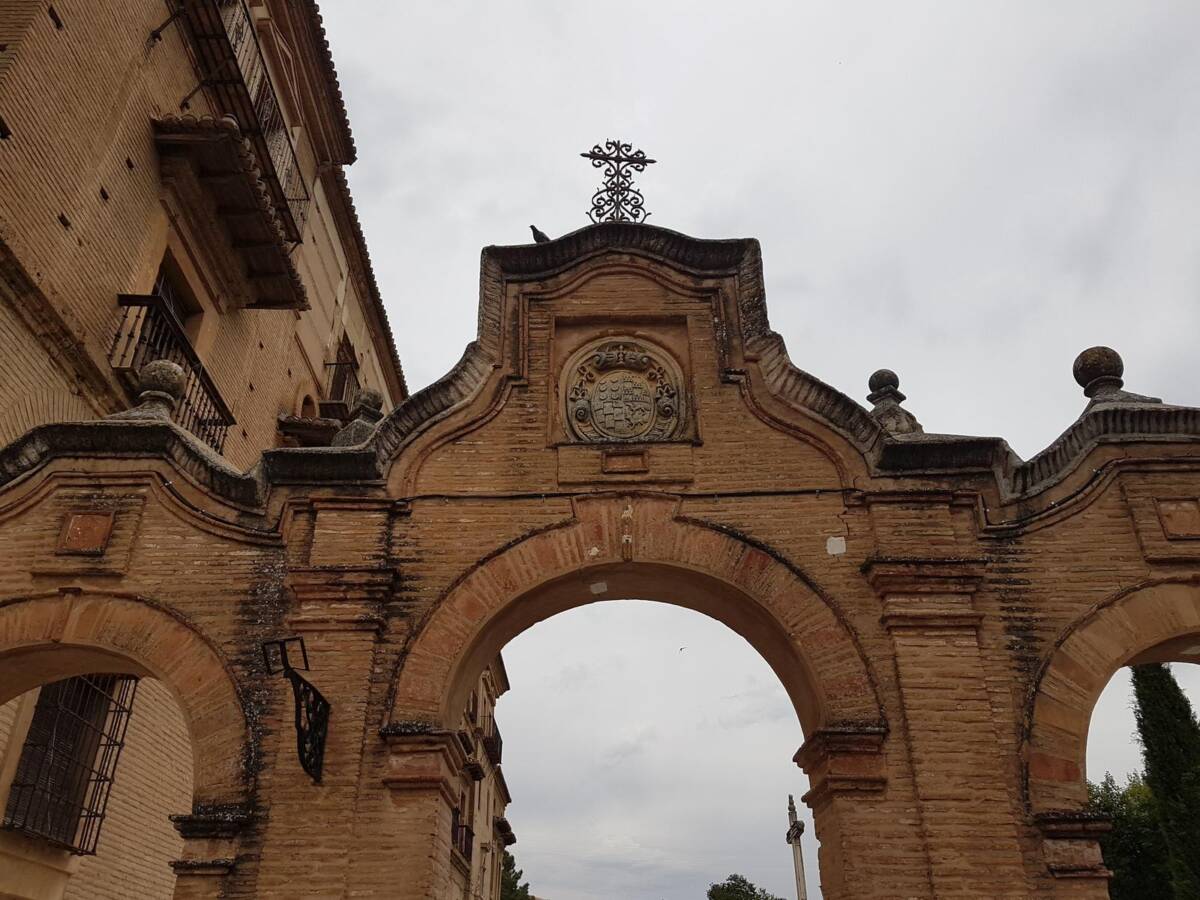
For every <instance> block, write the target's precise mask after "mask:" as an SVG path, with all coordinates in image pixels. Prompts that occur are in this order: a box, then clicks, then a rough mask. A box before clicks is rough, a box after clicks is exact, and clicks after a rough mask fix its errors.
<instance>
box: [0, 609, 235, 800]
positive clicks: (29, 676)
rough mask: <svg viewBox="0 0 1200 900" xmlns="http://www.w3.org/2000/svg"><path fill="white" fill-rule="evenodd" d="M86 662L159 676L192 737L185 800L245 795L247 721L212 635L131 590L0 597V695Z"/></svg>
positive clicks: (91, 667) (99, 668)
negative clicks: (190, 780)
mask: <svg viewBox="0 0 1200 900" xmlns="http://www.w3.org/2000/svg"><path fill="white" fill-rule="evenodd" d="M94 672H113V673H126V674H133V675H140V676H150V677H153V678H157V679H158V680H160V681H161V682H162V683H163V684H164V685H166V687H167V688H168V690H170V692H171V694H172V695H173V697H174V698H175V700H176V702H177V703H178V704H179V708H180V709H181V710H182V712H183V716H184V719H185V721H186V722H187V727H188V732H189V736H190V738H191V742H192V753H193V771H194V782H193V783H194V791H193V796H194V802H195V803H196V804H197V805H198V806H209V805H212V806H216V805H221V806H224V805H237V804H245V803H247V802H248V800H249V798H250V793H251V791H252V788H253V784H252V776H251V775H249V774H248V773H247V771H246V767H245V765H244V763H245V760H246V759H247V751H248V749H249V746H250V730H249V725H248V722H247V718H246V715H245V711H244V707H243V704H242V700H241V697H240V695H239V692H238V690H237V686H236V683H235V681H234V678H233V675H232V674H231V673H230V671H229V668H228V666H227V665H226V664H225V662H224V660H223V659H222V658H221V656H220V654H219V652H218V651H217V650H216V648H215V647H214V646H213V645H212V643H211V642H210V641H209V640H208V639H207V638H205V637H204V636H203V635H201V634H200V633H199V632H198V631H197V630H196V629H195V628H194V627H193V626H191V625H190V624H188V623H186V622H185V621H183V620H182V619H181V618H179V617H177V616H175V615H173V614H172V613H170V612H168V611H167V610H165V609H164V608H162V607H161V606H159V605H157V604H155V603H153V602H151V601H149V600H146V599H144V598H141V597H137V596H135V595H131V594H119V593H104V592H94V591H88V592H83V591H79V590H71V589H65V590H60V591H55V592H47V593H44V594H36V595H30V596H23V597H14V598H10V599H4V600H0V704H2V703H7V702H8V701H9V700H11V699H13V698H14V697H17V696H19V695H21V694H23V693H24V692H26V691H28V690H31V689H33V688H35V687H37V686H39V685H41V684H44V683H46V682H48V681H54V680H58V679H62V678H70V677H72V676H75V675H84V674H88V673H94Z"/></svg>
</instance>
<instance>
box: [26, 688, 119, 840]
mask: <svg viewBox="0 0 1200 900" xmlns="http://www.w3.org/2000/svg"><path fill="white" fill-rule="evenodd" d="M136 690H137V679H136V678H133V677H131V676H126V675H83V676H79V677H77V678H68V679H65V680H63V681H56V682H53V683H52V684H47V685H45V686H44V687H43V688H42V689H41V691H40V692H39V693H38V699H37V706H36V708H35V710H34V713H33V720H32V721H31V722H30V725H29V732H28V734H27V736H26V738H25V743H24V745H23V746H22V748H21V756H20V759H19V760H18V762H17V771H16V774H15V776H14V777H13V781H12V787H11V789H10V790H9V794H8V802H7V804H6V805H5V809H4V827H5V828H11V829H13V830H16V831H22V832H24V833H26V834H30V835H33V836H35V837H40V838H43V839H45V840H48V841H50V842H52V843H54V844H57V845H58V846H61V847H65V848H66V849H68V850H70V851H71V852H72V853H76V854H83V855H89V854H93V853H95V852H96V842H97V841H98V840H99V838H100V826H101V824H102V823H103V822H104V812H105V808H106V806H107V804H108V794H109V789H110V788H111V787H112V781H113V774H114V773H115V772H116V768H117V758H118V756H120V753H121V748H122V746H123V745H124V742H125V729H126V727H127V725H128V724H129V715H130V712H131V710H132V708H133V696H134V692H135V691H136Z"/></svg>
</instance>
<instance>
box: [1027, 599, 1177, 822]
mask: <svg viewBox="0 0 1200 900" xmlns="http://www.w3.org/2000/svg"><path fill="white" fill-rule="evenodd" d="M1197 636H1200V584H1197V583H1196V582H1195V581H1194V580H1190V579H1189V580H1186V581H1170V582H1160V583H1157V584H1150V585H1139V586H1136V587H1134V588H1130V589H1129V590H1126V591H1122V592H1121V593H1119V594H1116V595H1114V596H1112V597H1110V598H1108V599H1107V600H1105V601H1104V602H1102V603H1100V604H1098V605H1097V606H1095V607H1093V608H1092V609H1091V610H1090V611H1089V612H1087V613H1086V614H1085V615H1083V616H1082V617H1080V618H1079V619H1078V620H1077V621H1075V622H1074V623H1072V624H1071V625H1070V626H1069V627H1068V628H1067V629H1065V630H1064V631H1063V633H1062V635H1061V636H1060V637H1059V640H1058V641H1057V643H1056V645H1055V649H1054V652H1053V654H1052V655H1051V656H1050V658H1049V659H1048V660H1047V662H1046V664H1045V665H1044V666H1043V668H1042V671H1041V672H1040V673H1039V676H1038V679H1037V681H1036V682H1035V685H1034V689H1033V691H1032V692H1031V694H1030V698H1029V701H1028V704H1027V707H1026V724H1025V732H1026V733H1025V742H1024V743H1025V747H1024V752H1023V754H1022V756H1023V760H1024V767H1025V787H1026V792H1027V796H1026V800H1027V803H1028V805H1029V809H1030V812H1031V813H1033V814H1034V816H1035V817H1038V816H1041V817H1046V816H1054V815H1056V814H1058V813H1061V812H1062V811H1082V810H1084V809H1085V808H1086V806H1087V768H1086V754H1087V738H1088V727H1089V725H1090V723H1091V718H1092V710H1093V709H1094V708H1095V706H1096V701H1097V700H1099V698H1100V694H1101V692H1103V690H1104V688H1105V686H1106V685H1107V684H1108V682H1109V680H1110V679H1111V678H1112V676H1113V675H1114V674H1115V673H1116V671H1117V670H1118V669H1120V668H1121V667H1122V666H1126V665H1130V664H1134V663H1140V662H1160V661H1161V662H1166V661H1172V660H1190V661H1197V649H1196V646H1195V645H1196V644H1197V643H1200V641H1198V640H1197ZM1189 639H1190V640H1189ZM1185 645H1186V646H1185Z"/></svg>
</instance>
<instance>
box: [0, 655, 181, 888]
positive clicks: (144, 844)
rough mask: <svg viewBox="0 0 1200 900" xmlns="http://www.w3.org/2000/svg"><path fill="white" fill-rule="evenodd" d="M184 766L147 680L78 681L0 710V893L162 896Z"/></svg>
mask: <svg viewBox="0 0 1200 900" xmlns="http://www.w3.org/2000/svg"><path fill="white" fill-rule="evenodd" d="M51 659H52V657H47V658H46V660H44V664H48V663H49V662H50V660H51ZM63 661H64V662H65V660H63ZM116 667H117V666H115V665H114V666H113V668H116ZM191 759H192V746H191V739H190V737H189V735H188V730H187V724H186V722H185V720H184V717H183V712H182V710H181V709H180V708H179V705H178V703H177V702H176V701H175V699H174V697H173V696H172V695H171V692H170V690H169V689H168V688H167V687H166V685H164V684H163V683H162V682H161V681H159V680H157V679H155V678H151V677H145V678H139V677H138V676H137V675H134V674H131V673H127V672H108V671H105V672H89V673H88V674H84V675H73V676H71V677H67V678H61V679H56V680H53V681H48V682H46V683H44V684H42V685H39V686H38V687H35V688H33V689H31V690H28V691H25V692H24V693H23V694H21V695H19V696H17V697H14V698H13V699H11V700H9V701H8V702H7V703H5V704H4V705H3V706H0V814H2V816H3V818H2V820H0V821H2V822H3V829H2V830H0V896H4V897H13V898H17V897H21V898H38V900H42V898H54V897H61V898H63V900H93V898H94V900H118V898H125V897H138V898H147V900H150V898H162V900H165V898H169V897H172V896H173V895H174V891H175V873H174V871H173V869H172V868H171V863H172V862H173V861H175V860H177V859H179V858H180V857H181V856H182V852H181V851H182V847H183V838H182V837H181V836H180V835H179V834H178V833H177V832H176V830H175V829H174V827H173V826H172V824H171V820H170V818H169V816H171V815H174V814H186V813H188V812H190V811H191V805H192V794H193V783H192V782H193V778H192V767H191V765H190V763H191Z"/></svg>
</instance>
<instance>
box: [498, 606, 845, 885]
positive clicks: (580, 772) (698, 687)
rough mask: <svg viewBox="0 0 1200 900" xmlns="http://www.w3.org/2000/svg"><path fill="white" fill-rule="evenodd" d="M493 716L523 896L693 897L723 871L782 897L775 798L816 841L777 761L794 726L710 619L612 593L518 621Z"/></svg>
mask: <svg viewBox="0 0 1200 900" xmlns="http://www.w3.org/2000/svg"><path fill="white" fill-rule="evenodd" d="M503 659H504V665H505V667H506V669H507V676H508V682H509V684H510V686H511V690H510V691H509V692H508V693H506V694H505V695H504V696H503V697H501V698H500V700H499V703H498V705H497V708H496V718H497V720H498V721H499V722H501V723H502V726H503V733H504V760H503V768H504V774H505V777H506V779H507V783H508V786H509V788H510V789H511V792H512V797H513V804H512V807H511V812H510V813H509V814H508V818H509V820H510V821H511V823H512V826H513V828H514V829H515V831H516V833H517V834H518V835H519V836H520V840H519V842H518V843H517V845H516V846H515V847H513V848H512V851H513V853H514V855H515V856H516V859H517V862H518V864H519V866H520V867H521V868H522V869H523V871H524V875H525V878H526V879H528V880H529V884H530V889H531V892H532V893H534V894H536V895H539V896H541V895H545V896H549V897H554V898H562V900H600V898H610V897H626V898H646V900H684V898H703V897H704V896H705V894H706V892H707V890H708V888H709V886H710V885H711V884H713V883H717V882H722V881H724V880H725V879H726V878H727V876H729V875H731V874H734V873H737V874H740V875H743V876H745V877H746V878H747V879H749V880H750V881H751V882H753V883H754V884H756V885H757V886H758V887H760V888H762V889H764V890H766V891H768V892H769V893H770V894H772V895H775V896H778V897H783V898H789V900H791V898H794V897H795V896H796V887H795V873H794V868H793V865H794V864H793V858H792V850H791V849H790V848H789V847H788V845H787V844H786V843H785V834H786V833H787V831H788V824H789V820H788V795H789V794H792V795H794V796H795V797H796V804H797V813H798V815H799V817H800V819H801V820H802V821H803V822H804V831H803V835H802V837H801V841H802V846H803V855H804V860H805V864H806V875H807V886H808V893H809V896H810V897H814V898H816V897H820V896H821V895H820V891H819V886H818V881H819V879H818V875H817V842H816V838H815V834H814V831H813V824H812V819H811V815H810V813H809V810H808V809H807V807H805V806H804V804H803V803H801V802H800V800H799V798H800V796H801V795H802V794H803V793H804V792H805V791H806V790H807V789H808V779H807V777H806V776H805V775H804V773H803V772H802V771H801V770H800V769H799V768H798V767H797V766H796V764H795V763H794V762H792V760H791V756H792V753H794V751H795V749H796V748H797V747H798V746H799V745H800V743H801V742H802V740H803V735H802V732H801V729H800V725H799V722H798V719H797V715H796V711H795V708H794V706H793V704H792V701H791V700H790V698H789V697H788V694H787V692H786V691H785V690H784V688H783V685H782V684H781V682H780V680H779V678H778V677H777V676H776V674H775V672H774V671H772V669H771V667H770V666H769V665H768V664H767V662H766V661H765V660H764V658H763V657H762V656H761V655H760V654H759V652H758V651H757V650H755V648H754V647H752V646H751V645H750V644H749V643H748V642H747V641H746V640H745V639H744V638H742V637H741V636H740V635H739V634H737V633H736V632H734V631H733V630H731V629H730V628H729V627H727V626H726V625H724V624H722V623H721V622H718V621H715V620H714V619H712V618H711V617H709V616H706V615H702V614H698V613H696V612H694V611H692V610H690V609H684V608H680V607H678V606H673V605H669V604H666V603H662V602H655V601H645V600H633V599H622V600H613V601H609V602H603V603H596V604H590V605H585V606H581V607H578V608H574V609H571V610H568V611H565V612H562V613H559V614H557V615H554V616H553V617H552V618H549V619H547V620H545V621H542V622H540V623H538V624H535V625H533V626H532V627H530V628H529V629H527V630H525V631H523V632H522V633H521V634H519V635H518V636H517V637H515V638H514V639H513V640H512V641H510V642H509V643H508V644H507V645H506V646H505V647H504V649H503Z"/></svg>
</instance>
